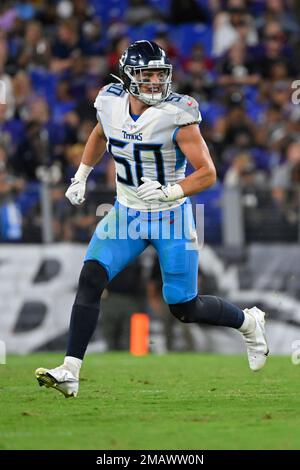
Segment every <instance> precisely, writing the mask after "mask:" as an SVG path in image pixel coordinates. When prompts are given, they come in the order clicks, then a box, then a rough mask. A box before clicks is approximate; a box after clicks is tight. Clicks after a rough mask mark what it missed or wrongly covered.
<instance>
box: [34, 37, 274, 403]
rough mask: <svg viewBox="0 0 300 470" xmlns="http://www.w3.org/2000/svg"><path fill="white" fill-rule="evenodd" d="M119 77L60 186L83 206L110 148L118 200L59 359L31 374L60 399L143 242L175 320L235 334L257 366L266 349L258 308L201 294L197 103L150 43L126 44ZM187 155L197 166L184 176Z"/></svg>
mask: <svg viewBox="0 0 300 470" xmlns="http://www.w3.org/2000/svg"><path fill="white" fill-rule="evenodd" d="M117 78H118V80H119V83H111V84H109V85H107V86H105V87H104V88H102V89H101V90H100V92H99V94H98V97H97V98H96V101H95V108H96V113H97V119H98V123H97V125H96V126H95V128H94V130H93V131H92V133H91V135H90V137H89V139H88V141H87V143H86V147H85V150H84V153H83V156H82V161H81V164H80V166H79V168H78V170H77V172H76V174H75V176H74V178H73V179H72V184H71V185H70V187H69V188H68V190H67V192H66V197H67V198H68V199H69V200H70V202H71V203H72V204H74V205H80V204H82V203H83V202H84V200H85V190H86V180H87V178H88V176H89V174H90V173H91V171H92V170H93V167H94V166H95V165H96V164H97V163H98V162H99V161H100V160H101V157H102V155H103V153H104V152H105V150H106V149H107V150H108V151H109V152H110V153H111V155H112V156H113V158H114V161H115V165H116V183H117V200H116V203H115V205H114V207H113V208H112V209H111V211H110V212H109V213H108V214H107V216H106V217H104V218H103V219H102V220H101V221H100V222H99V224H98V226H97V228H96V231H95V233H94V235H93V237H92V239H91V241H90V244H89V247H88V250H87V253H86V257H85V260H84V265H83V268H82V271H81V274H80V278H79V285H78V290H77V295H76V298H75V302H74V305H73V309H72V314H71V321H70V329H69V339H68V346H67V353H66V357H65V360H64V363H63V364H62V365H61V366H59V367H56V368H55V369H44V368H39V369H37V370H36V377H37V379H38V381H39V383H40V385H46V386H47V387H53V388H55V389H57V390H59V391H60V392H62V393H63V394H64V395H65V396H66V397H70V396H76V395H77V392H78V387H79V372H80V367H81V364H82V360H83V357H84V354H85V351H86V348H87V346H88V343H89V340H90V338H91V336H92V334H93V332H94V330H95V327H96V325H97V320H98V315H99V311H100V299H101V294H102V292H103V290H104V289H105V287H106V286H107V284H108V283H109V282H110V281H111V280H112V279H113V278H114V276H116V275H117V274H118V273H119V272H120V271H121V270H122V269H123V268H124V267H125V266H126V265H127V264H128V263H130V262H131V261H132V260H134V259H135V258H136V257H137V256H138V255H139V254H140V253H141V252H142V251H143V250H144V249H145V248H146V247H147V246H148V245H149V244H151V245H153V246H154V248H155V249H156V251H157V254H158V257H159V262H160V267H161V272H162V279H163V296H164V300H165V302H166V303H167V304H168V305H169V309H170V312H171V314H172V315H174V316H175V317H176V318H178V320H180V321H181V322H186V323H192V322H194V323H198V324H203V323H206V324H210V325H220V326H228V327H231V328H235V329H237V330H239V331H240V332H241V334H242V335H243V338H244V340H245V343H246V347H247V353H248V361H249V365H250V368H251V369H252V370H254V371H256V370H259V369H261V368H262V367H263V366H264V364H265V362H266V357H267V354H268V346H267V342H266V338H265V328H264V323H265V320H264V312H262V311H261V310H259V309H258V308H257V307H253V308H250V309H245V310H244V311H243V310H241V309H240V308H239V307H237V306H235V305H233V304H231V303H229V302H227V301H226V300H223V299H221V298H219V297H214V296H206V295H203V296H199V295H198V293H197V275H198V248H197V246H196V244H195V243H194V245H192V246H191V243H189V242H191V241H192V242H193V241H195V237H196V235H195V233H196V232H195V226H194V220H193V215H192V210H191V204H190V201H189V198H188V196H191V195H193V194H196V193H198V192H200V191H204V190H205V189H207V188H209V187H210V186H212V185H213V184H214V183H215V181H216V170H215V167H214V164H213V161H212V159H211V156H210V153H209V150H208V148H207V145H206V143H205V141H204V140H203V138H202V136H201V133H200V130H199V123H200V121H201V115H200V112H199V108H198V104H197V102H196V101H195V100H194V99H193V98H191V97H190V96H185V95H180V94H177V93H172V91H171V80H172V65H171V64H170V62H169V60H168V57H167V55H166V53H165V51H164V50H163V49H161V48H160V47H159V46H158V45H157V44H155V43H154V42H150V41H137V42H135V43H134V44H132V45H131V46H129V47H128V49H126V50H125V52H124V53H123V55H122V57H121V59H120V77H117ZM186 160H189V162H190V163H191V164H192V166H193V167H194V169H195V171H194V172H193V173H192V174H191V175H189V176H188V177H185V166H186ZM137 226H138V227H139V230H137ZM107 227H109V229H108V230H107ZM133 228H134V230H133ZM179 228H180V229H181V230H180V231H179V230H178V229H179ZM179 232H180V236H178V233H179ZM166 234H167V235H166ZM121 235H122V236H121ZM163 235H166V236H163ZM188 245H189V246H188Z"/></svg>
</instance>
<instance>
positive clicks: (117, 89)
mask: <svg viewBox="0 0 300 470" xmlns="http://www.w3.org/2000/svg"><path fill="white" fill-rule="evenodd" d="M125 93H126V92H125V90H124V89H123V85H122V84H121V83H109V84H108V85H105V86H104V87H102V88H101V90H100V91H99V93H98V96H97V98H96V100H95V103H94V106H95V108H96V109H101V101H102V98H104V97H114V98H119V97H121V96H124V94H125Z"/></svg>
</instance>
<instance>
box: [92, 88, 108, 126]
mask: <svg viewBox="0 0 300 470" xmlns="http://www.w3.org/2000/svg"><path fill="white" fill-rule="evenodd" d="M106 88H107V86H104V87H103V88H101V90H100V91H99V93H98V95H97V98H96V99H95V102H94V108H95V109H96V116H97V121H98V122H99V123H100V124H101V111H102V109H103V95H104V92H105V91H106Z"/></svg>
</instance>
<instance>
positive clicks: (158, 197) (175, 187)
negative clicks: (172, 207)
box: [136, 177, 184, 202]
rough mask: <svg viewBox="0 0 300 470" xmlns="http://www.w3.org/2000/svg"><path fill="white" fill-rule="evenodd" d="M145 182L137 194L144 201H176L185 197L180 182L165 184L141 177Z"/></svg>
mask: <svg viewBox="0 0 300 470" xmlns="http://www.w3.org/2000/svg"><path fill="white" fill-rule="evenodd" d="M141 180H142V181H143V184H141V185H140V186H139V187H138V188H137V193H136V194H137V196H138V197H139V198H141V199H143V201H148V202H158V201H160V202H164V201H176V199H181V198H182V197H184V192H183V189H182V187H181V186H180V184H168V185H167V186H163V185H162V184H161V183H159V181H151V180H150V179H149V178H145V177H143V178H141Z"/></svg>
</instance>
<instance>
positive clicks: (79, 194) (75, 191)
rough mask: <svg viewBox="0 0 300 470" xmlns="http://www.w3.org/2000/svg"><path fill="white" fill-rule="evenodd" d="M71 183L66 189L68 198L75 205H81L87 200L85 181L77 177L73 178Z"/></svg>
mask: <svg viewBox="0 0 300 470" xmlns="http://www.w3.org/2000/svg"><path fill="white" fill-rule="evenodd" d="M71 182H72V183H71V184H70V186H69V187H68V189H67V191H66V198H68V199H69V201H70V203H71V204H73V206H80V205H81V204H82V203H83V202H84V201H85V197H84V195H85V186H86V182H85V181H79V180H77V179H75V178H72V179H71Z"/></svg>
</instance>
